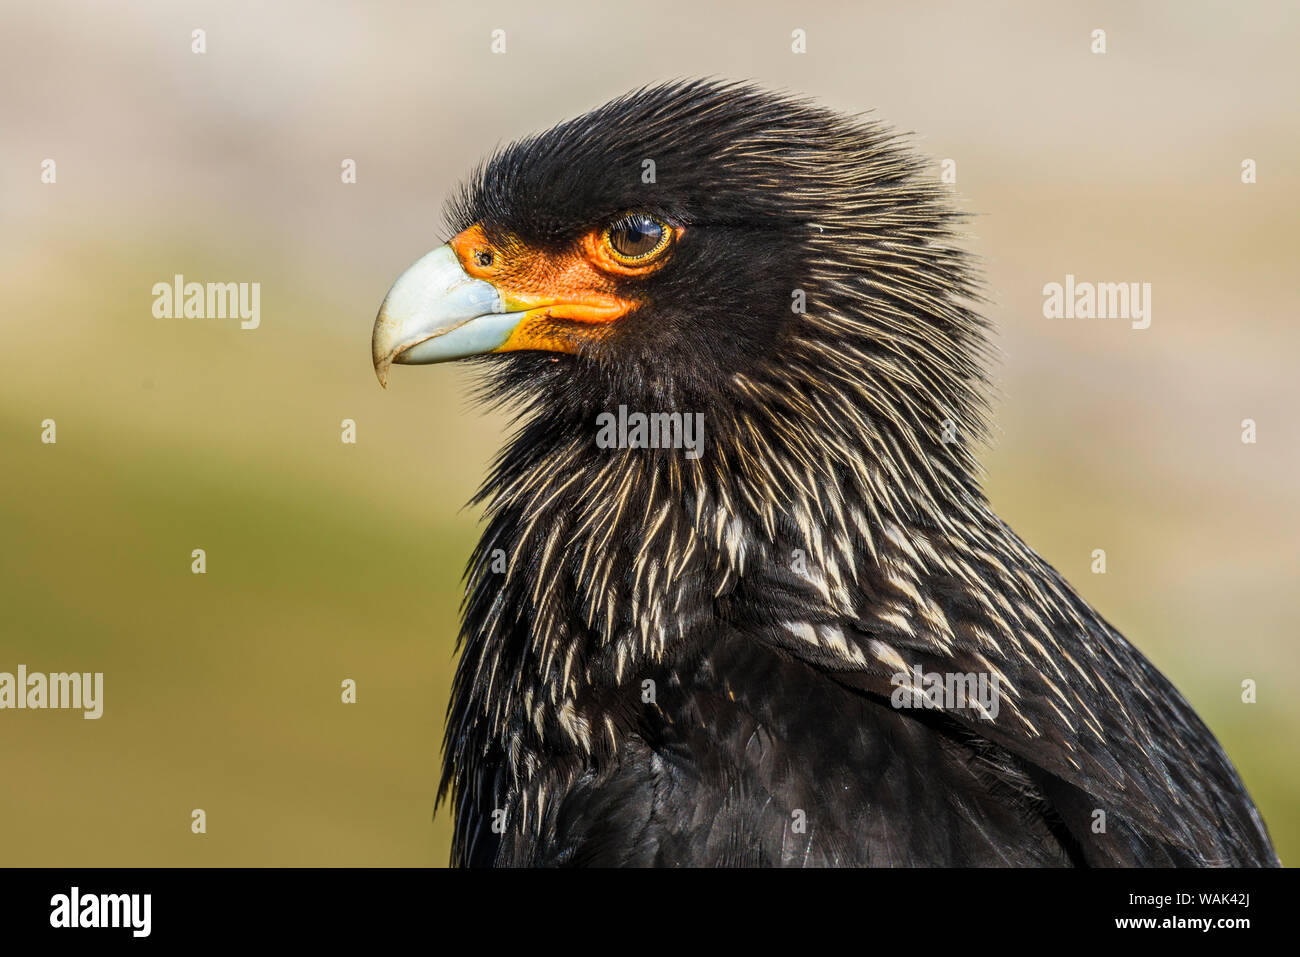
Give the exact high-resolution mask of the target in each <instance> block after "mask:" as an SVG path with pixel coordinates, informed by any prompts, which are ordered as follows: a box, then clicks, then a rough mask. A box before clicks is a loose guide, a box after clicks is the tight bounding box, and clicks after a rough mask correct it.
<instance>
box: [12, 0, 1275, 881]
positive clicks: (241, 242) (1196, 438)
mask: <svg viewBox="0 0 1300 957" xmlns="http://www.w3.org/2000/svg"><path fill="white" fill-rule="evenodd" d="M1296 17H1297V15H1296V12H1295V9H1294V7H1293V6H1291V5H1287V4H1282V3H1278V4H1272V3H1266V4H1258V3H1252V4H1246V5H1244V6H1232V7H1229V6H1227V5H1225V6H1222V7H1209V6H1207V7H1204V8H1200V9H1198V8H1196V7H1193V6H1192V5H1185V4H1175V3H1169V4H1156V3H1144V4H1140V5H1129V4H1119V3H1115V4H1096V5H1092V6H1091V7H1090V8H1089V10H1088V11H1087V12H1084V13H1080V12H1073V11H1062V10H1056V11H1053V10H1046V9H1041V8H1040V6H1038V5H1031V4H1028V3H1026V4H1019V5H1011V4H1008V5H1002V4H984V3H981V4H952V5H948V4H897V5H863V4H856V3H855V4H843V5H836V4H832V3H827V4H818V5H816V6H815V7H810V6H809V5H807V4H796V3H792V2H791V3H777V2H757V3H752V2H751V3H743V4H741V3H737V4H732V5H704V4H698V3H675V2H666V3H659V4H655V5H650V6H645V5H625V6H623V7H618V6H596V5H578V4H569V3H555V4H547V5H546V6H545V8H534V7H533V6H532V5H525V4H508V3H495V4H491V5H488V6H481V7H475V6H468V5H465V4H452V3H445V4H430V5H415V4H382V3H360V2H357V3H348V4H343V3H337V4H307V3H301V4H299V3H279V4H274V5H261V4H252V3H248V4H244V3H215V2H214V3H210V4H204V3H135V4H122V5H116V4H115V5H104V4H96V3H81V4H71V3H58V2H52V3H43V4H28V5H17V4H7V5H5V6H4V8H3V9H2V10H0V88H2V89H4V90H5V95H4V96H3V97H0V216H2V217H3V228H2V229H0V294H2V295H3V303H4V308H3V318H0V671H14V670H16V668H17V665H18V664H20V663H21V664H26V665H27V666H28V668H29V669H30V670H33V671H38V670H39V671H63V670H76V671H102V672H104V673H105V711H104V716H103V718H101V719H100V720H98V721H86V720H83V719H82V717H81V715H80V713H78V712H55V711H44V712H40V711H21V712H18V711H5V712H0V863H3V864H10V865H42V864H48V865H115V864H124V865H148V864H159V865H191V864H218V865H235V864H253V865H326V864H371V865H375V864H380V865H441V864H443V863H444V862H445V861H446V859H447V852H448V834H449V827H448V821H447V817H446V814H445V812H444V813H441V814H440V815H439V816H438V817H436V818H435V817H434V814H433V795H434V791H435V786H436V779H437V768H438V759H439V749H440V740H441V729H442V713H443V709H444V708H445V706H446V696H447V689H448V685H449V682H450V678H451V674H452V668H453V662H454V657H453V645H454V639H455V632H456V621H457V604H458V601H459V595H460V582H459V578H460V572H461V569H462V567H463V564H464V561H465V559H466V557H467V556H468V554H469V551H470V548H471V547H472V544H473V541H474V538H475V535H476V518H477V516H476V514H475V513H474V512H473V511H471V510H467V509H464V508H463V503H464V502H465V501H466V500H467V499H468V498H469V497H470V495H471V494H472V493H473V491H474V488H475V487H476V485H477V483H478V481H479V479H480V477H481V476H482V475H483V473H484V471H485V469H486V466H487V464H488V462H489V461H490V458H491V456H492V454H493V452H494V451H495V450H496V448H497V447H498V446H499V445H500V444H501V441H502V438H503V435H504V432H505V428H506V423H505V421H504V420H503V419H502V418H500V417H498V416H489V415H486V414H484V413H483V412H482V411H481V410H477V409H475V408H473V407H472V406H471V405H470V404H469V402H468V400H467V398H466V396H467V387H468V385H469V384H470V380H469V378H468V377H467V376H466V374H465V372H464V370H462V369H459V368H456V367H450V366H444V367H438V368H434V369H397V370H395V372H394V375H393V379H392V382H391V388H390V390H389V391H388V392H382V391H381V390H380V388H379V386H378V385H377V384H376V382H375V379H374V375H373V372H372V371H371V368H370V356H369V336H370V325H371V322H372V320H373V317H374V314H375V312H376V310H377V308H378V305H379V302H380V300H381V299H382V297H383V295H384V293H385V291H386V290H387V288H388V286H389V284H390V282H391V281H392V280H393V279H394V278H395V277H396V276H397V275H398V273H399V272H400V271H401V270H402V269H403V268H404V267H405V266H406V265H408V264H409V263H410V262H411V261H413V260H414V259H416V258H418V257H419V256H420V255H422V254H423V253H424V252H426V251H427V250H428V249H430V248H432V247H433V246H434V245H436V244H437V243H438V242H440V241H441V240H442V239H443V238H445V237H444V236H443V234H442V231H441V221H440V209H441V205H442V201H443V199H444V197H445V196H446V194H447V193H448V192H449V190H450V189H451V188H452V187H453V186H454V184H455V183H456V181H457V180H458V179H459V177H460V176H461V175H463V174H464V172H465V171H466V170H467V169H468V168H469V167H470V166H471V165H472V163H473V162H474V161H475V160H476V159H477V158H479V157H480V156H481V155H482V154H484V153H485V152H487V151H489V150H490V149H492V148H493V147H494V146H495V145H496V144H498V143H500V142H505V141H507V140H509V139H512V138H514V137H516V136H519V135H521V134H524V133H527V132H530V131H534V130H537V129H542V128H545V127H547V126H550V125H551V124H553V123H555V122H557V121H559V120H561V119H563V118H565V117H568V116H571V115H574V114H576V113H578V112H581V111H583V110H586V109H588V108H590V107H592V106H595V105H597V104H598V103H600V102H602V101H604V100H605V99H607V98H608V97H610V96H613V95H616V94H618V93H620V92H623V91H624V90H626V89H628V88H630V87H632V86H635V85H639V84H642V83H646V82H651V81H655V80H661V79H667V78H671V77H675V76H692V75H704V74H717V75H722V76H727V77H734V78H753V79H757V80H759V81H761V82H764V83H766V84H768V85H770V86H774V87H783V88H788V89H791V90H795V91H798V92H802V93H806V94H810V95H812V96H815V97H816V98H818V99H820V100H821V101H822V102H824V103H826V104H828V105H830V106H832V107H835V108H837V109H843V110H848V111H864V110H869V109H874V110H876V111H877V113H878V115H879V116H880V117H881V118H883V119H885V120H887V121H889V122H891V123H893V124H895V125H897V126H899V127H901V128H904V129H909V130H916V131H919V134H920V135H918V136H917V139H916V141H917V145H918V147H919V148H920V149H922V150H924V151H925V152H926V153H927V154H928V155H930V156H933V157H935V158H936V159H938V158H948V157H951V158H954V159H956V160H957V163H958V183H957V191H958V193H959V194H960V196H961V198H962V203H963V205H964V207H965V208H966V209H968V210H970V211H972V212H974V213H976V214H977V215H976V217H975V218H974V219H973V220H972V223H971V239H970V246H971V248H972V249H973V250H974V251H975V252H977V253H979V254H980V255H981V256H983V257H985V260H986V263H987V271H988V282H989V286H988V292H989V296H990V298H991V300H992V301H991V304H990V306H989V307H988V311H989V314H990V316H991V317H992V319H993V320H994V321H995V322H996V324H997V326H998V327H999V345H1000V347H1001V348H1002V350H1003V352H1004V360H1003V362H1002V364H1001V365H1000V367H999V369H998V372H997V376H998V387H999V390H1000V392H1001V398H1000V399H999V401H998V404H997V423H998V426H999V430H1000V432H999V436H998V440H997V442H996V444H995V447H994V448H993V449H991V450H989V452H988V453H987V454H986V455H985V457H984V458H985V462H986V464H987V467H988V471H989V481H988V488H989V491H990V494H991V497H992V499H993V501H994V503H995V505H996V506H997V507H998V508H999V510H1000V511H1001V513H1002V514H1003V515H1004V516H1005V517H1006V518H1007V519H1008V521H1009V522H1010V523H1011V524H1012V525H1013V526H1014V527H1015V528H1016V529H1017V530H1018V531H1019V532H1020V533H1021V534H1022V535H1023V536H1024V537H1025V538H1026V540H1027V541H1028V542H1029V543H1030V544H1032V545H1034V546H1035V547H1036V548H1038V549H1039V550H1040V551H1041V552H1042V553H1043V554H1044V555H1045V556H1046V557H1047V559H1048V560H1050V561H1051V562H1053V563H1054V564H1055V565H1056V566H1057V567H1058V568H1060V569H1061V571H1062V572H1063V573H1064V574H1065V575H1066V576H1067V577H1068V578H1069V579H1070V580H1071V581H1072V582H1074V584H1075V585H1076V586H1077V587H1078V588H1079V589H1080V590H1081V591H1082V592H1083V594H1084V595H1085V596H1086V597H1087V598H1088V599H1089V600H1091V601H1092V602H1093V603H1094V604H1095V605H1096V606H1097V607H1098V609H1099V610H1100V611H1101V612H1102V613H1103V614H1104V615H1106V616H1107V617H1108V618H1109V619H1110V620H1111V621H1112V622H1113V623H1114V624H1115V625H1116V626H1117V627H1119V628H1120V629H1121V630H1122V631H1124V632H1125V633H1126V634H1127V635H1128V636H1129V638H1130V639H1131V640H1132V641H1133V642H1134V643H1135V644H1137V645H1138V646H1139V647H1140V648H1141V649H1142V650H1143V651H1145V652H1146V653H1147V654H1148V655H1149V656H1150V657H1151V658H1152V659H1153V660H1154V661H1155V662H1156V664H1157V665H1158V666H1159V667H1160V668H1161V669H1163V670H1164V671H1165V672H1166V673H1167V674H1169V676H1170V677H1171V678H1172V679H1173V680H1174V682H1175V683H1176V684H1177V685H1178V686H1179V687H1180V688H1181V689H1182V690H1183V692H1184V693H1185V695H1186V696H1187V697H1188V698H1189V699H1190V700H1191V701H1192V703H1193V704H1194V705H1195V706H1196V708H1197V709H1198V710H1199V711H1200V713H1201V714H1202V716H1203V717H1204V718H1205V720H1206V721H1207V722H1208V724H1209V725H1210V726H1211V728H1212V729H1213V730H1214V731H1215V732H1216V733H1217V734H1218V735H1219V737H1220V739H1221V741H1222V742H1223V744H1224V747H1225V748H1226V750H1227V751H1228V753H1229V755H1230V756H1231V757H1232V758H1233V760H1234V761H1235V763H1236V764H1237V766H1238V767H1239V769H1240V770H1241V772H1242V775H1243V777H1244V778H1245V780H1246V783H1247V785H1248V787H1249V788H1250V789H1251V791H1252V793H1253V795H1254V796H1255V798H1256V800H1257V802H1258V804H1259V806H1260V808H1261V810H1262V811H1263V814H1264V816H1265V819H1266V820H1267V822H1268V824H1269V826H1270V828H1271V830H1272V833H1273V836H1274V838H1275V840H1276V843H1277V846H1278V849H1279V851H1280V852H1281V854H1282V856H1283V858H1284V860H1285V859H1295V858H1296V857H1297V855H1300V768H1298V767H1297V762H1296V761H1295V759H1294V755H1295V741H1296V739H1297V734H1298V733H1300V698H1298V697H1297V695H1296V694H1295V688H1296V687H1297V683H1298V681H1300V661H1298V658H1297V654H1296V639H1297V625H1298V624H1300V613H1298V611H1297V600H1296V582H1297V579H1298V575H1297V572H1300V554H1298V550H1300V549H1298V546H1297V543H1298V542H1300V517H1298V516H1300V512H1298V510H1297V503H1296V491H1297V481H1296V478H1295V476H1296V475H1297V471H1298V470H1300V451H1298V449H1300V443H1298V442H1297V439H1300V434H1298V429H1297V411H1300V403H1297V399H1300V377H1298V376H1297V359H1296V356H1297V350H1298V348H1300V325H1298V324H1297V322H1296V319H1297V316H1296V306H1295V302H1296V299H1295V293H1294V289H1293V284H1294V274H1295V263H1296V254H1297V240H1296V222H1297V213H1300V182H1298V181H1297V172H1296V169H1295V166H1294V160H1295V157H1296V155H1297V154H1298V153H1300V150H1298V149H1297V147H1300V133H1298V132H1297V124H1296V122H1295V120H1296V90H1297V88H1300V84H1298V83H1297V80H1298V79H1300V77H1298V74H1300V68H1298V67H1297V64H1296V58H1295V56H1294V53H1295V50H1296V48H1297V41H1298V40H1300V26H1298V24H1297V19H1296ZM197 28H201V29H204V30H206V34H207V37H206V39H207V52H206V54H203V55H197V54H194V53H192V52H191V31H192V30H194V29H197ZM496 28H501V29H504V30H506V35H507V51H508V52H507V53H506V54H505V55H504V56H501V55H492V54H491V53H490V52H489V34H490V32H491V30H493V29H496ZM795 28H801V29H804V30H806V31H807V34H808V53H807V54H805V55H802V56H796V55H793V54H792V53H791V52H790V32H791V30H793V29H795ZM1095 28H1103V29H1105V30H1107V34H1108V46H1109V52H1108V53H1107V54H1106V55H1104V56H1096V55H1093V54H1091V53H1090V52H1089V43H1090V38H1089V34H1090V33H1091V31H1092V30H1093V29H1095ZM1247 157H1249V158H1253V159H1255V160H1256V161H1257V162H1258V164H1259V182H1258V183H1257V184H1256V185H1252V186H1245V185H1242V184H1241V183H1240V180H1239V170H1240V164H1241V161H1242V160H1243V159H1244V158H1247ZM46 158H52V159H54V160H55V161H56V163H57V183H56V184H54V185H46V184H42V183H41V181H40V173H41V162H42V160H44V159H46ZM347 158H351V159H354V160H355V161H356V162H357V169H358V182H357V183H356V184H355V185H344V184H342V183H341V182H340V164H341V163H342V161H343V160H344V159H347ZM936 172H937V166H936ZM176 273H182V274H184V275H185V276H186V278H187V279H189V280H193V281H200V282H207V281H234V282H259V283H261V287H262V321H261V327H260V328H258V329H256V330H252V331H244V330H241V329H239V327H238V323H237V321H234V320H182V319H175V320H167V319H155V318H153V316H152V314H151V306H152V302H153V297H152V294H151V288H152V286H153V284H154V283H156V282H168V281H170V279H171V277H172V276H173V275H174V274H176ZM1066 273H1073V274H1075V275H1076V276H1077V277H1078V278H1079V279H1080V280H1084V279H1087V280H1093V281H1138V282H1150V283H1152V285H1153V305H1154V315H1153V321H1152V325H1151V328H1150V329H1148V330H1145V331H1133V330H1131V329H1129V328H1128V324H1127V323H1125V322H1123V321H1115V320H1056V321H1053V320H1046V319H1044V318H1042V312H1041V306H1042V293H1041V289H1042V286H1043V284H1044V283H1047V282H1061V281H1063V278H1064V276H1065V274H1066ZM46 418H53V419H55V420H56V421H57V428H58V442H57V444H56V445H53V446H50V445H43V444H42V443H41V442H40V433H41V421H42V420H43V419H46ZM344 418H351V419H354V420H355V421H356V423H357V437H358V441H357V444H356V445H355V446H352V445H345V444H343V443H342V442H341V441H340V422H341V420H343V419H344ZM1244 418H1253V419H1255V420H1256V421H1257V423H1258V429H1259V441H1258V443H1257V444H1255V445H1243V444H1242V442H1241V441H1240V423H1241V420H1242V419H1244ZM195 548H204V549H206V550H207V556H208V571H207V574H206V575H202V576H197V575H193V574H191V572H190V562H191V558H190V553H191V551H192V549H195ZM1094 548H1104V549H1106V552H1107V559H1108V572H1107V574H1105V575H1093V574H1091V573H1090V571H1089V565H1090V561H1091V552H1092V550H1093V549H1094ZM345 678H353V679H355V680H356V682H357V685H358V702H357V704H355V705H343V704H341V703H340V702H339V686H340V682H341V681H342V680H343V679H345ZM1244 678H1253V679H1255V680H1256V681H1257V682H1258V685H1259V701H1258V703H1256V704H1253V705H1245V704H1242V703H1241V701H1240V686H1241V681H1242V680H1243V679H1244ZM193 808H203V809H204V810H205V811H206V812H207V815H208V833H207V834H205V835H202V836H196V835H193V834H191V832H190V811H191V809H193Z"/></svg>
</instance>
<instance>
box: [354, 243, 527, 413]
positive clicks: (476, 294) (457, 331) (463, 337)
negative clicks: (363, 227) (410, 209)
mask: <svg viewBox="0 0 1300 957" xmlns="http://www.w3.org/2000/svg"><path fill="white" fill-rule="evenodd" d="M508 310H509V305H508V304H507V301H506V297H505V296H504V295H503V294H502V293H501V291H500V290H498V289H497V288H496V287H495V286H494V285H492V284H491V283H489V282H486V281H484V280H482V279H475V278H473V277H472V276H469V275H468V274H466V272H465V270H464V269H463V268H462V267H461V264H460V260H459V259H457V258H456V253H455V252H454V251H453V250H452V248H451V246H439V247H438V248H437V249H435V250H434V251H433V252H431V253H429V254H428V255H427V256H425V257H424V258H422V259H420V260H419V261H418V262H417V263H415V265H413V266H411V268H410V269H408V270H406V272H404V273H402V275H401V276H399V277H398V279H397V282H395V283H393V288H391V289H389V290H388V295H387V296H386V297H385V298H384V304H383V305H382V306H380V307H379V315H378V317H376V319H375V330H374V333H373V334H372V336H371V339H370V351H371V356H372V358H373V359H374V362H375V375H377V376H378V377H379V384H380V385H382V386H384V387H385V388H387V387H388V368H389V366H391V365H392V364H393V363H394V362H398V363H406V364H412V365H419V364H424V363H430V362H447V361H449V360H451V359H463V358H464V357H466V356H473V355H479V354H480V353H484V352H492V351H494V350H496V349H498V348H500V347H501V346H502V345H504V344H505V343H506V340H507V339H509V338H510V334H511V333H512V332H513V331H514V329H515V327H516V326H517V325H519V322H520V320H521V319H522V318H523V317H524V315H525V314H526V310H525V311H520V312H510V311H508Z"/></svg>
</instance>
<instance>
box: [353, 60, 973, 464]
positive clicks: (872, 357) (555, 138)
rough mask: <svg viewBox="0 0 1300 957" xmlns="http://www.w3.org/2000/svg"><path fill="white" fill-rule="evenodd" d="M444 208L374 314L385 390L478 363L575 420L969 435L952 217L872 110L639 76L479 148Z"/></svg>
mask: <svg viewBox="0 0 1300 957" xmlns="http://www.w3.org/2000/svg"><path fill="white" fill-rule="evenodd" d="M448 220H449V223H450V227H451V232H453V233H454V236H453V238H452V239H451V240H450V241H449V242H448V243H447V244H446V245H443V246H440V247H438V248H437V249H435V250H434V251H433V252H431V253H429V254H428V255H426V256H425V257H424V258H422V259H420V260H419V261H418V262H417V263H415V264H414V265H413V266H411V267H410V269H408V270H407V271H406V273H404V274H403V275H402V276H401V277H400V278H399V279H398V280H397V282H396V283H395V284H394V285H393V287H392V289H391V290H390V292H389V293H388V296H387V298H386V299H385V301H384V304H383V307H382V308H381V310H380V313H379V316H378V319H377V320H376V323H375V327H374V335H373V341H372V345H373V358H374V364H375V370H376V372H377V374H378V375H379V379H380V381H381V382H386V380H387V377H388V375H389V372H390V366H391V365H392V364H393V363H407V364H420V363H433V362H443V361H448V360H453V359H461V358H466V357H481V356H486V357H490V358H489V359H488V361H489V362H491V363H492V368H491V370H490V371H491V373H492V375H491V377H490V381H491V383H492V384H493V386H494V387H496V389H497V390H498V392H499V393H500V394H513V395H522V396H524V397H526V398H529V399H532V400H534V402H535V403H536V404H537V406H541V407H544V408H545V409H546V410H547V412H548V413H549V414H550V415H552V416H554V417H573V418H577V419H582V420H585V421H587V422H589V423H590V421H591V416H592V415H593V414H595V413H598V412H600V411H605V410H610V409H614V408H617V407H618V406H619V405H626V406H628V407H629V408H631V409H639V410H643V411H647V412H658V411H668V412H674V411H676V412H703V413H704V414H705V415H706V416H708V417H713V418H714V420H715V422H714V426H713V427H712V428H711V432H712V434H713V435H715V436H716V435H718V434H719V429H718V428H717V427H716V424H717V419H718V418H723V419H725V420H726V421H727V422H729V423H733V424H734V423H737V422H739V421H741V420H745V421H747V422H748V423H749V426H748V427H749V428H750V429H757V430H758V431H759V432H765V433H766V434H768V435H773V434H780V433H781V432H783V431H788V428H789V426H790V424H791V423H792V422H796V421H797V422H798V423H799V424H803V425H808V424H813V425H814V426H815V427H817V428H819V429H825V430H827V434H826V437H827V438H828V439H829V440H830V441H832V442H835V441H836V439H837V438H838V437H840V436H842V435H846V434H848V433H850V432H854V431H856V432H857V433H858V434H859V435H860V434H861V426H862V425H863V422H864V420H865V421H866V422H867V423H870V422H872V421H875V422H877V423H881V426H880V428H881V431H882V434H883V432H884V431H885V427H884V425H883V423H885V422H886V421H887V420H892V423H893V426H894V427H901V428H903V429H904V430H910V431H923V432H925V433H926V434H927V435H928V436H930V437H931V438H932V439H933V440H935V441H937V440H938V438H939V436H940V434H941V432H942V431H943V429H944V428H945V423H947V424H948V425H949V426H951V427H952V428H953V429H954V430H956V431H958V432H964V433H965V434H964V435H963V438H966V437H969V435H970V433H971V432H973V431H975V432H977V431H978V430H979V428H980V407H981V402H980V398H979V385H980V382H981V359H982V350H983V326H982V323H981V322H980V320H979V319H978V317H977V316H976V315H975V314H974V313H972V312H970V311H969V310H968V309H967V308H966V307H965V306H964V305H963V302H964V301H965V300H967V299H968V298H969V297H970V296H971V294H972V289H971V286H970V282H969V279H968V271H967V268H966V262H965V259H964V256H963V254H962V253H961V252H960V251H959V250H958V249H957V248H956V246H955V244H954V243H953V242H952V233H951V227H952V224H953V222H954V220H955V214H954V213H952V212H951V210H950V207H949V205H948V202H947V197H946V195H945V189H944V187H942V186H940V185H938V184H937V182H936V181H935V177H934V176H933V175H928V174H927V173H926V172H925V171H924V170H923V168H922V164H921V163H920V161H918V160H916V159H915V158H914V157H913V156H912V154H910V153H909V152H908V151H907V150H906V149H905V148H904V147H902V146H900V145H899V144H898V142H897V141H896V139H895V137H893V136H892V135H891V134H890V133H889V132H888V131H887V130H885V129H884V128H882V127H881V126H879V125H877V124H873V123H869V122H864V121H862V120H859V119H856V118H851V117H844V116H841V115H839V114H836V113H833V112H831V111H829V110H826V109H823V108H820V107H817V106H814V105H812V104H810V103H808V102H806V101H803V100H799V99H795V98H792V97H788V96H784V95H777V94H772V93H769V92H766V91H763V90H761V89H758V88H755V87H753V86H749V85H737V84H725V83H717V82H711V81H701V82H690V83H672V84H666V85H662V86H657V87H653V88H649V89H643V90H639V91H636V92H634V93H631V94H628V95H626V96H624V97H621V98H619V99H617V100H614V101H612V102H610V103H608V104H606V105H605V106H602V107H600V108H599V109H596V110H594V111H593V112H591V113H588V114H587V115H585V116H582V117H579V118H577V119H574V120H571V121H568V122H566V123H562V124H560V125H559V126H556V127H554V128H553V129H551V130H549V131H547V132H545V133H541V134H538V135H535V136H532V137H529V138H527V139H524V140H521V141H519V142H516V143H513V144H511V145H509V146H507V147H505V148H504V149H502V150H500V151H499V152H497V153H496V154H495V155H494V156H493V157H491V159H489V160H488V161H487V162H486V163H485V164H483V165H482V166H481V167H480V168H479V170H478V171H477V172H476V174H475V175H474V177H473V178H472V180H471V182H470V183H469V184H467V185H466V186H465V187H464V188H463V189H462V190H461V192H460V194H459V195H458V196H457V197H456V198H455V199H453V201H452V202H451V203H450V205H449V210H448ZM810 417H814V418H816V419H818V421H817V422H815V423H809V422H808V419H809V418H810ZM769 426H770V427H771V428H770V429H769V428H768V427H769ZM888 441H889V444H892V445H902V446H910V447H913V448H915V447H917V446H918V444H919V443H918V442H917V441H915V440H914V439H910V438H906V437H902V438H900V437H898V436H894V437H892V438H890V439H889V440H888ZM858 442H859V440H858V439H854V440H853V444H854V445H857V444H858ZM924 444H926V445H927V446H928V445H931V444H932V442H930V441H927V442H925V443H924ZM962 444H963V445H964V443H962ZM956 454H958V455H961V454H964V453H960V452H958V453H956Z"/></svg>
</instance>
